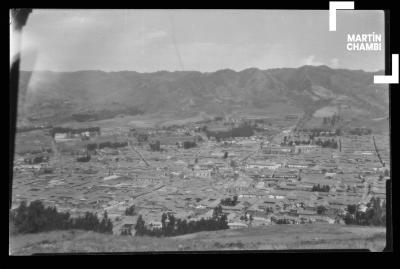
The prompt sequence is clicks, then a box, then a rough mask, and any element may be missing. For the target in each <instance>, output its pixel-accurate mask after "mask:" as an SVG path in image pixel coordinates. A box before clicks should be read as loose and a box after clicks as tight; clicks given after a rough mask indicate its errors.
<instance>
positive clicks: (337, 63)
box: [331, 58, 340, 68]
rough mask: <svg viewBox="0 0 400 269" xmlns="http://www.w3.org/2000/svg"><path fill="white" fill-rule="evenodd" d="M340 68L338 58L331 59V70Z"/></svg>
mask: <svg viewBox="0 0 400 269" xmlns="http://www.w3.org/2000/svg"><path fill="white" fill-rule="evenodd" d="M339 66H340V64H339V59H338V58H333V59H332V60H331V67H333V68H338V67H339Z"/></svg>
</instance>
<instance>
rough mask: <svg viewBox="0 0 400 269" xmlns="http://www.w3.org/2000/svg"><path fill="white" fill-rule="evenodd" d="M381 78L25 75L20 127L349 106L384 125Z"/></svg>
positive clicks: (306, 70) (315, 73) (314, 70)
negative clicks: (110, 115)
mask: <svg viewBox="0 0 400 269" xmlns="http://www.w3.org/2000/svg"><path fill="white" fill-rule="evenodd" d="M375 74H377V73H371V72H364V71H355V70H344V69H331V68H329V67H327V66H303V67H300V68H280V69H270V70H260V69H256V68H250V69H246V70H243V71H240V72H236V71H233V70H229V69H225V70H219V71H216V72H211V73H201V72H195V71H176V72H167V71H160V72H155V73H137V72H133V71H121V72H103V71H78V72H50V71H37V72H34V73H32V72H27V71H22V72H21V76H20V94H21V97H22V96H24V97H25V99H21V100H23V101H25V102H23V101H22V102H20V107H19V111H20V114H19V115H20V119H26V118H27V116H29V117H30V118H38V119H46V120H48V121H52V120H53V121H56V122H57V121H63V120H68V119H70V118H71V115H72V114H74V113H82V112H83V113H86V112H88V111H93V112H98V111H102V110H108V111H116V110H118V111H120V110H121V111H123V110H124V109H126V110H129V109H137V110H140V111H143V113H145V114H146V113H156V112H163V111H174V112H175V113H176V114H177V115H185V114H186V113H188V112H206V113H208V114H221V113H222V114H223V113H229V112H231V111H235V110H237V109H246V108H249V109H253V108H256V109H267V110H268V109H272V110H273V109H274V107H279V108H280V109H283V110H284V111H285V108H287V110H288V111H290V110H291V109H295V110H298V111H303V112H304V111H307V110H310V109H311V110H315V109H317V108H320V107H323V106H328V105H335V106H337V105H342V106H347V107H351V108H354V113H356V114H359V115H363V116H366V117H371V118H377V117H384V116H387V115H388V102H389V100H388V91H387V86H385V85H383V86H382V85H375V84H373V76H374V75H375ZM380 74H382V72H380ZM25 93H26V94H25ZM24 104H25V105H24Z"/></svg>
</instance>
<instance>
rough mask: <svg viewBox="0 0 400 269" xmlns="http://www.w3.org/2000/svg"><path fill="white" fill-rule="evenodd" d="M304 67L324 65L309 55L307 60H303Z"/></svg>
mask: <svg viewBox="0 0 400 269" xmlns="http://www.w3.org/2000/svg"><path fill="white" fill-rule="evenodd" d="M302 65H323V63H322V62H319V61H316V60H315V55H309V56H308V57H307V58H304V59H303V61H302Z"/></svg>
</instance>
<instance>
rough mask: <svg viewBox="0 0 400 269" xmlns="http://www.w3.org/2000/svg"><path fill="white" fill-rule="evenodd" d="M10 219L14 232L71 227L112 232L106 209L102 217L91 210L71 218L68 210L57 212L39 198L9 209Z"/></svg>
mask: <svg viewBox="0 0 400 269" xmlns="http://www.w3.org/2000/svg"><path fill="white" fill-rule="evenodd" d="M10 220H11V221H12V223H13V226H14V232H15V233H38V232H47V231H53V230H72V229H79V230H86V231H94V232H99V233H112V229H113V223H112V222H111V220H110V219H109V218H108V215H107V212H106V211H105V212H104V214H103V218H102V219H99V218H98V217H97V214H93V213H91V212H86V213H85V214H84V215H83V216H79V217H75V218H73V217H71V215H70V214H69V212H65V213H63V212H58V211H57V208H56V207H45V206H44V205H43V203H42V202H41V201H40V200H35V201H33V202H31V203H30V204H29V205H27V203H26V202H25V201H23V202H22V203H21V204H20V205H19V207H18V208H16V209H14V210H11V211H10Z"/></svg>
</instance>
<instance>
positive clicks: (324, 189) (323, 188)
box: [311, 184, 331, 192]
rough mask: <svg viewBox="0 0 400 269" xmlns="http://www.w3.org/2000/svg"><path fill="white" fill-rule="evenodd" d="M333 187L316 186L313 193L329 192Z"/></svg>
mask: <svg viewBox="0 0 400 269" xmlns="http://www.w3.org/2000/svg"><path fill="white" fill-rule="evenodd" d="M330 189H331V187H329V185H319V184H318V185H314V186H313V187H312V189H311V191H319V192H329V190H330Z"/></svg>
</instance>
